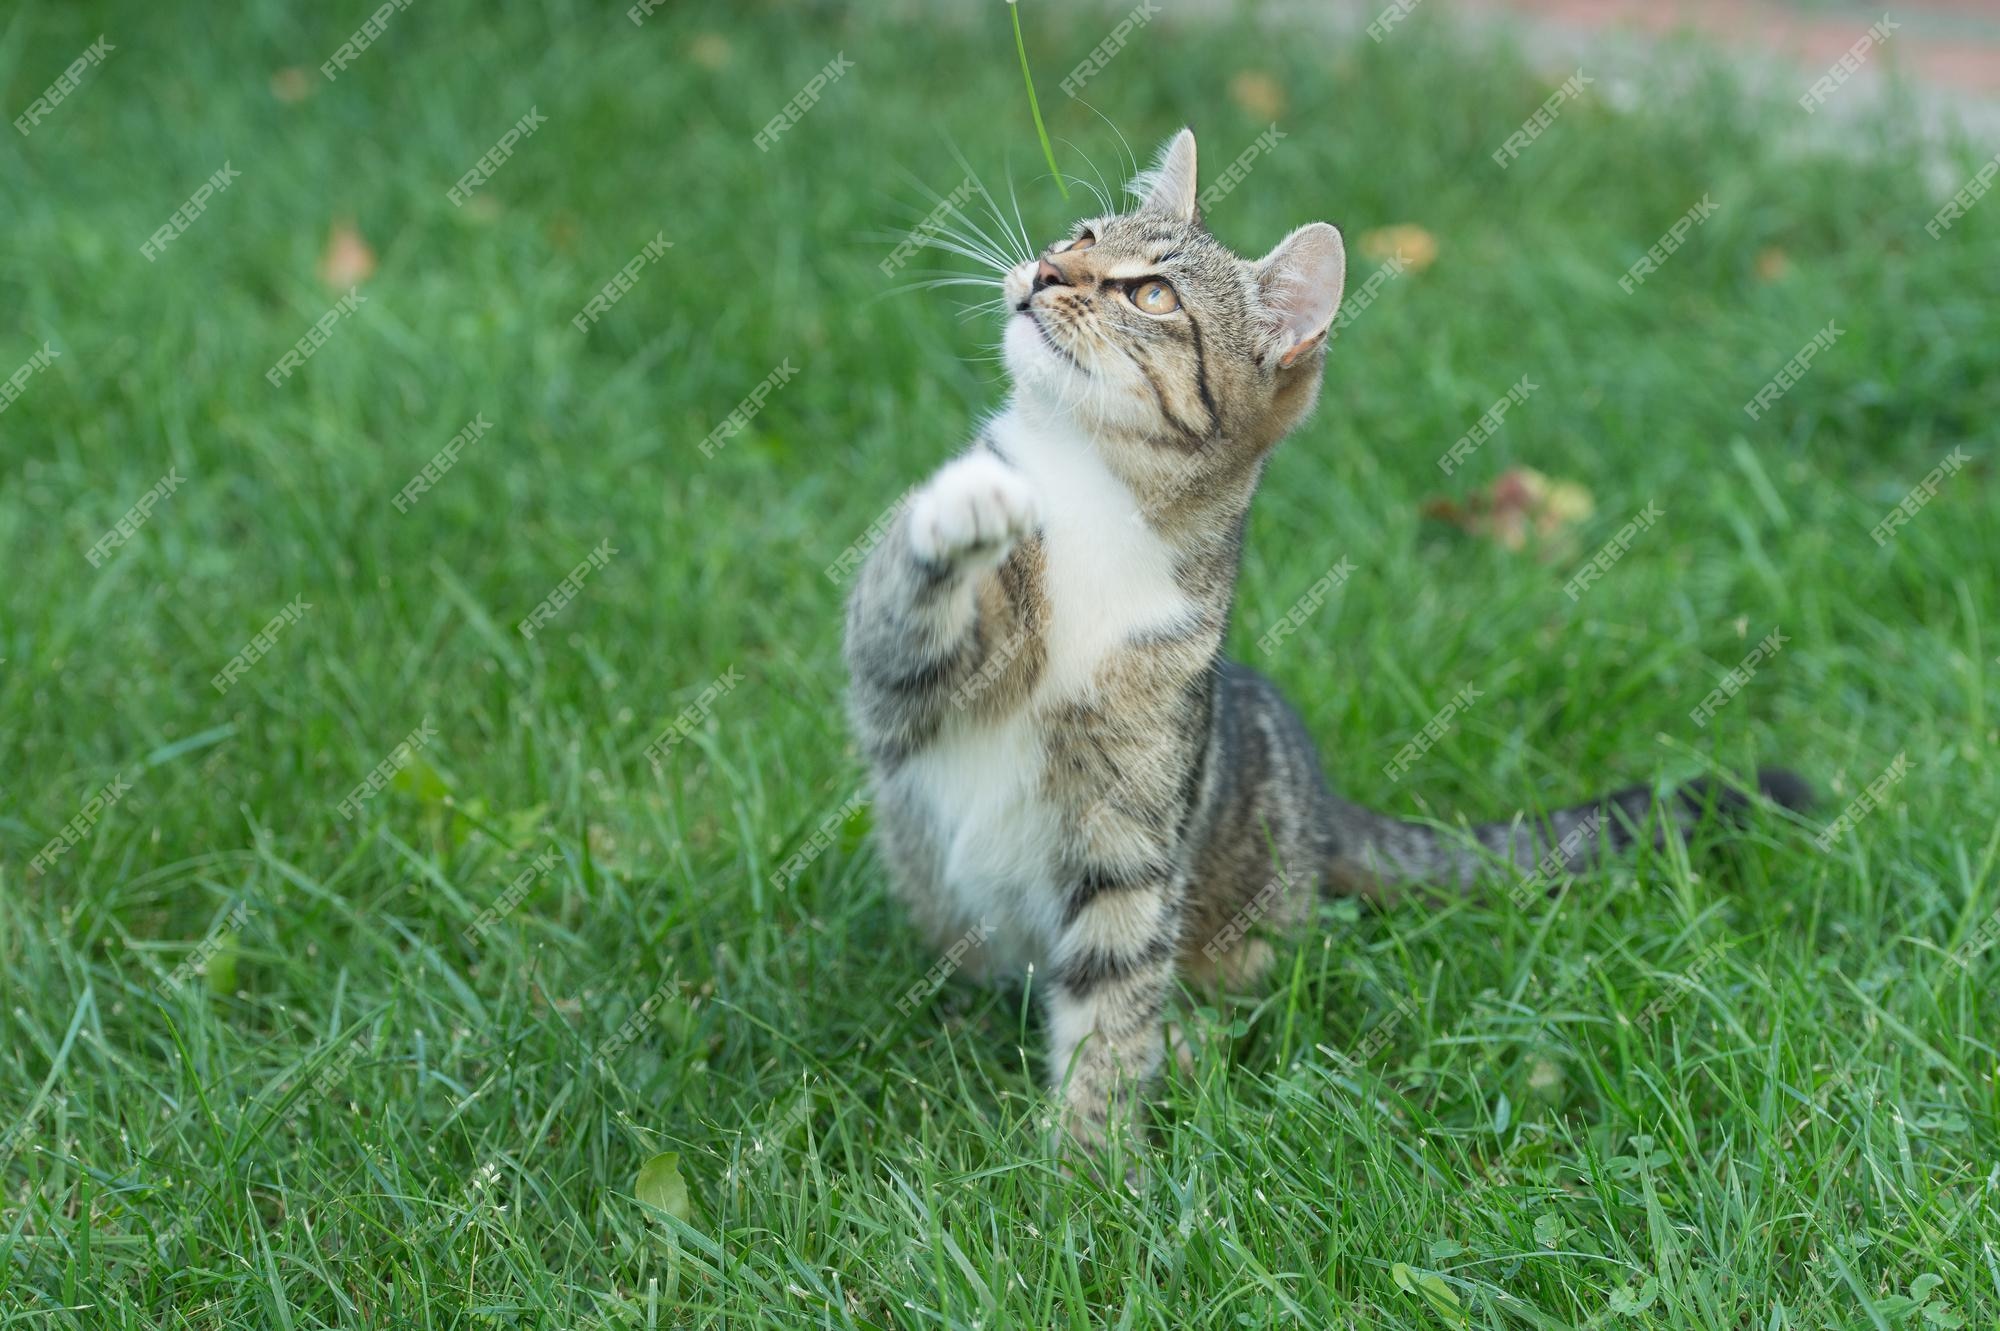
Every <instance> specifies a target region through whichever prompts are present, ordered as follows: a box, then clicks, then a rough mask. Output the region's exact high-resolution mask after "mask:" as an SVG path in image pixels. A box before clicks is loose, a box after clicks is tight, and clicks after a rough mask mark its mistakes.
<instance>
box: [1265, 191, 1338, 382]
mask: <svg viewBox="0 0 2000 1331" xmlns="http://www.w3.org/2000/svg"><path fill="white" fill-rule="evenodd" d="M1346 276H1347V250H1346V247H1345V246H1344V245H1342V244H1341V240H1340V232H1338V231H1336V230H1334V229H1333V228H1332V227H1330V226H1328V225H1327V224H1326V223H1325V222H1313V223H1311V224H1309V225H1307V226H1302V227H1300V228H1299V229H1298V230H1297V231H1294V232H1292V234H1291V235H1289V236H1286V237H1285V238H1284V240H1282V241H1280V242H1279V244H1278V247H1277V248H1276V249H1274V250H1272V251H1271V252H1270V253H1269V254H1268V255H1266V256H1265V257H1264V259H1263V261H1262V262H1260V263H1259V264H1258V265H1257V285H1258V288H1259V290H1260V291H1261V293H1262V295H1263V300H1264V308H1265V309H1266V310H1267V311H1269V312H1270V315H1271V318H1272V321H1273V323H1274V324H1275V326H1276V333H1277V338H1276V341H1277V344H1278V345H1279V346H1281V347H1283V348H1285V354H1284V356H1283V358H1282V359H1281V360H1280V361H1279V362H1278V363H1279V364H1280V365H1286V366H1289V365H1290V364H1291V363H1292V362H1293V361H1294V360H1296V359H1297V358H1298V355H1299V353H1300V352H1302V351H1304V350H1305V349H1306V348H1307V347H1310V346H1311V345H1312V344H1313V342H1314V341H1316V340H1317V339H1319V338H1320V337H1322V336H1324V335H1325V333H1326V330H1327V328H1328V327H1329V326H1330V325H1331V324H1332V323H1333V316H1334V313H1335V312H1336V311H1337V310H1339V308H1340V293H1341V286H1342V284H1343V282H1344V281H1345V280H1346Z"/></svg>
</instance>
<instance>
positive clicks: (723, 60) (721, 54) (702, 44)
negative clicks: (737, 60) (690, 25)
mask: <svg viewBox="0 0 2000 1331" xmlns="http://www.w3.org/2000/svg"><path fill="white" fill-rule="evenodd" d="M688 56H689V58H691V59H692V60H693V61H694V62H695V63H696V64H697V65H700V66H701V67H702V68H703V69H721V68H722V67H723V66H724V65H726V64H728V63H729V39H728V38H727V37H724V36H723V35H722V34H721V33H719V32H704V33H701V34H700V35H698V36H697V37H696V38H695V39H694V40H693V41H691V42H689V43H688Z"/></svg>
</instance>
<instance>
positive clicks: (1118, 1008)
mask: <svg viewBox="0 0 2000 1331" xmlns="http://www.w3.org/2000/svg"><path fill="white" fill-rule="evenodd" d="M1069 893H1070V895H1069V898H1068V900H1067V902H1066V903H1065V906H1064V916H1065V922H1064V925H1063V929H1062V933H1061V937H1060V940H1059V942H1058V945H1057V949H1056V954H1055V958H1054V965H1053V968H1052V974H1051V975H1050V985H1049V988H1048V991H1047V994H1048V999H1047V1003H1048V1016H1049V1023H1048V1025H1049V1039H1050V1050H1049V1061H1050V1074H1051V1076H1052V1079H1053V1081H1054V1086H1055V1095H1056V1097H1057V1100H1058V1102H1059V1104H1060V1110H1059V1115H1058V1117H1059V1121H1060V1127H1061V1132H1062V1135H1063V1136H1064V1137H1066V1138H1067V1139H1068V1140H1070V1141H1073V1142H1076V1143H1078V1144H1080V1145H1082V1146H1084V1147H1087V1148H1089V1149H1091V1150H1093V1151H1100V1150H1102V1149H1103V1148H1104V1147H1106V1146H1107V1145H1108V1144H1109V1142H1110V1141H1111V1139H1112V1138H1113V1137H1114V1136H1117V1135H1119V1134H1121V1133H1122V1132H1124V1131H1126V1130H1128V1129H1130V1128H1131V1127H1132V1126H1133V1125H1134V1123H1135V1120H1136V1113H1137V1109H1138V1105H1139V1096H1140V1093H1141V1092H1142V1091H1143V1090H1144V1089H1145V1087H1146V1086H1147V1085H1148V1084H1149V1083H1150V1082H1151V1081H1152V1080H1153V1077H1154V1075H1155V1074H1156V1073H1157V1072H1158V1071H1159V1067H1160V1057H1161V1052H1162V1047H1163V1039H1164V1034H1165V1018H1164V1013H1165V1010H1166V1004H1167V999H1168V997H1169V995H1170V993H1171V991H1172V989H1173V982H1174V964H1175V956H1176V954H1177V953H1178V951H1179V945H1180V932H1181V908H1180V904H1179V894H1178V892H1177V890H1176V883H1175V881H1174V876H1173V870H1172V869H1171V868H1170V867H1169V866H1168V865H1167V864H1166V863H1165V862H1164V861H1163V860H1159V859H1150V858H1149V859H1143V860H1139V861H1127V862H1125V863H1123V864H1118V865H1113V864H1106V863H1098V864H1093V865H1090V866H1087V867H1085V868H1083V869H1081V870H1080V871H1078V872H1077V873H1076V874H1075V875H1074V877H1073V881H1072V883H1071V885H1070V888H1069Z"/></svg>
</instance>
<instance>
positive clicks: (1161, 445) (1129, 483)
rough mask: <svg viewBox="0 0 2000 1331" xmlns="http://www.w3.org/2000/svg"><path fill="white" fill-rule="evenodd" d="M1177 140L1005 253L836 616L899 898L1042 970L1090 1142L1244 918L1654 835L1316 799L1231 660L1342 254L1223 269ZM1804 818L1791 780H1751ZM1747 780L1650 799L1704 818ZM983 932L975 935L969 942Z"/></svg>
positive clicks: (1264, 702)
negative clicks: (1383, 810)
mask: <svg viewBox="0 0 2000 1331" xmlns="http://www.w3.org/2000/svg"><path fill="white" fill-rule="evenodd" d="M1195 181H1196V177H1195V140H1194V135H1193V134H1192V133H1191V132H1189V131H1187V130H1185V129H1184V130H1182V131H1181V132H1180V133H1179V134H1177V135H1175V136H1174V137H1173V138H1172V139H1170V140H1169V141H1168V142H1167V144H1166V145H1165V146H1164V148H1163V149H1162V150H1161V152H1160V155H1159V158H1158V160H1157V163H1156V165H1155V166H1154V168H1153V169H1152V170H1151V171H1149V172H1144V173H1141V175H1140V177H1139V178H1138V179H1137V180H1136V181H1135V182H1134V184H1133V187H1132V188H1133V193H1134V196H1135V197H1136V198H1138V199H1139V200H1140V202H1139V204H1138V206H1137V207H1136V208H1134V209H1133V210H1132V211H1130V212H1127V213H1121V214H1117V215H1112V216H1104V217H1097V218H1093V219H1090V220H1087V221H1084V222H1081V223H1079V224H1078V225H1077V226H1076V227H1075V228H1074V230H1073V232H1072V234H1071V235H1070V236H1069V238H1068V239H1066V240H1062V241H1059V242H1057V243H1056V244H1054V245H1051V246H1050V247H1049V248H1048V249H1047V250H1045V251H1044V252H1043V253H1042V254H1041V255H1040V256H1039V257H1037V258H1034V259H1030V260H1027V261H1025V262H1022V263H1020V264H1017V265H1015V266H1014V267H1013V268H1012V269H1011V270H1008V271H1007V272H1006V273H1005V277H1004V279H1003V282H1002V292H1003V295H1004V298H1005V302H1004V303H1005V316H1004V317H1005V333H1004V339H1003V343H1002V350H1003V353H1004V359H1005V363H1006V366H1007V368H1008V371H1009V374H1010V377H1011V379H1012V382H1013V394H1012V396H1011V397H1010V398H1009V400H1008V402H1007V404H1006V405H1005V406H1004V407H1003V408H1002V409H1001V411H1000V412H999V414H998V415H996V416H994V417H993V418H992V419H991V420H989V421H988V422H987V423H986V424H985V425H984V427H983V428H981V429H980V430H979V431H978V434H977V437H976V438H975V439H974V441H973V443H972V445H971V446H970V447H969V448H968V449H966V450H965V451H964V452H963V453H961V454H960V455H959V456H958V457H957V458H956V459H955V460H953V461H951V462H948V463H947V464H945V466H944V467H943V468H942V469H940V470H939V471H938V472H936V473H935V474H934V475H933V476H932V477H931V478H930V480H929V481H928V482H926V483H925V484H924V485H923V486H921V487H920V488H919V489H918V490H917V491H916V492H915V493H914V495H913V496H912V497H911V498H910V499H909V501H908V502H907V504H905V505H904V507H903V508H902V510H901V511H900V513H899V514H898V515H897V517H896V518H895V520H894V523H893V526H892V527H891V529H890V530H889V531H888V532H887V534H886V536H885V537H884V539H883V540H882V541H881V542H880V544H879V545H878V546H877V547H876V548H875V549H874V550H873V551H872V552H871V553H870V555H869V556H868V558H867V561H866V562H865V563H864V564H863V566H862V568H861V571H860V575H859V577H858V578H857V580H856V584H855V587H854V591H853V593H852V597H851V600H850V604H849V607H848V617H847V629H846V659H847V664H848V668H849V671H850V674H851V679H852V685H851V689H850V691H849V711H850V713H851V719H852V724H853V728H854V732H855V735H856V737H857V739H858V741H859V743H860V746H861V748H862V751H863V754H864V756H865V758H866V761H867V763H868V766H869V773H870V782H871V787H872V791H873V796H874V800H875V828H876V835H877V839H878V843H879V845H880V847H881V851H882V853H883V856H884V859H885V860H886V862H887V865H888V867H889V869H890V872H891V876H892V879H893V883H894V886H895V888H896V891H897V894H898V895H899V896H900V897H901V898H902V900H903V901H904V902H905V903H906V905H907V906H908V907H909V909H910V910H911V912H912V914H913V915H914V917H915V919H916V921H917V923H918V925H919V926H920V928H921V929H922V930H923V932H924V933H925V934H926V935H927V937H928V938H929V939H930V940H931V941H932V942H933V943H934V944H935V945H936V946H937V947H938V948H939V949H940V950H941V951H942V950H944V949H946V948H947V947H950V948H951V950H952V953H953V954H954V955H959V954H963V956H964V962H965V971H966V973H967V974H968V975H969V976H970V977H971V978H973V979H993V978H1001V977H1006V976H1011V975H1019V974H1022V973H1025V972H1027V971H1028V970H1029V969H1030V968H1032V970H1033V974H1034V977H1035V978H1034V985H1035V987H1036V989H1037V990H1038V991H1039V993H1040V995H1041V997H1042V999H1043V1001H1044V1003H1045V1004H1046V1015H1047V1030H1048V1040H1049V1064H1048V1066H1049V1080H1050V1084H1051V1086H1052V1087H1053V1088H1054V1089H1053V1094H1054V1096H1055V1098H1056V1106H1057V1110H1058V1113H1057V1116H1056V1117H1057V1121H1058V1124H1059V1129H1060V1135H1061V1137H1062V1138H1064V1139H1066V1140H1067V1141H1072V1142H1076V1143H1080V1144H1082V1145H1083V1146H1084V1147H1087V1148H1101V1147H1103V1146H1104V1145H1105V1144H1106V1143H1107V1142H1108V1141H1109V1140H1110V1139H1111V1138H1112V1136H1113V1134H1114V1132H1115V1131H1116V1130H1117V1129H1119V1128H1121V1127H1123V1126H1124V1125H1126V1124H1127V1123H1129V1121H1130V1117H1131V1111H1132V1110H1134V1109H1135V1107H1136V1104H1137V1101H1138V1099H1139V1097H1140V1095H1141V1093H1142V1090H1143V1088H1144V1086H1145V1084H1146V1082H1147V1081H1148V1079H1149V1078H1151V1077H1152V1076H1153V1075H1154V1073H1155V1072H1156V1071H1157V1068H1158V1066H1159V1063H1160V1060H1161V1057H1162V1047H1163V1043H1164V1039H1163V1032H1164V1008H1165V1005H1166V1003H1167V1000H1168V997H1169V995H1170V992H1171V990H1172V988H1173V985H1174V983H1175V979H1176V976H1177V975H1178V976H1179V977H1180V978H1182V979H1185V980H1187V981H1189V982H1191V983H1193V982H1202V983H1207V984H1220V985H1239V984H1243V983H1246V982H1248V981H1251V980H1253V979H1254V978H1255V977H1256V974H1257V972H1258V971H1259V970H1260V969H1261V967H1262V966H1263V964H1264V963H1265V962H1266V961H1268V960H1269V958H1270V955H1271V949H1270V946H1269V944H1268V943H1267V942H1265V941H1263V940H1262V939H1261V938H1259V937H1257V936H1255V935H1254V934H1253V933H1251V932H1250V930H1249V929H1248V927H1247V926H1248V923H1249V922H1252V921H1254V922H1256V923H1258V924H1260V925H1284V924H1288V923H1296V922H1299V921H1302V920H1303V919H1305V918H1306V917H1307V916H1308V915H1309V914H1310V913H1311V910H1312V906H1313V902H1314V900H1315V896H1316V894H1317V893H1320V892H1337V893H1357V894H1364V895H1369V896H1375V897H1381V896H1385V895H1387V894H1390V893H1392V892H1394V891H1396V890H1398V889H1407V888H1411V887H1418V886H1427V887H1429V888H1432V889H1454V890H1461V891H1462V890H1466V889H1469V888H1470V887H1471V886H1472V885H1473V883H1474V881H1475V879H1477V878H1479V877H1480V876H1481V875H1482V874H1486V873H1488V872H1490V871H1491V869H1492V867H1493V866H1494V865H1495V863H1496V861H1497V862H1498V863H1500V864H1503V865H1504V864H1509V863H1511V864H1512V865H1513V866H1516V867H1517V868H1518V869H1520V870H1522V871H1526V870H1528V869H1530V868H1531V867H1533V866H1535V865H1536V864H1537V863H1538V862H1541V863H1543V864H1544V866H1545V867H1546V868H1550V869H1560V868H1575V867H1581V866H1582V865H1583V864H1585V863H1587V862H1588V861H1590V860H1591V859H1592V858H1593V857H1594V856H1595V855H1597V854H1598V853H1599V852H1600V850H1601V849H1602V848H1603V847H1605V846H1608V847H1610V848H1613V849H1616V848H1620V847H1623V846H1626V845H1629V844H1630V843H1631V841H1632V840H1633V838H1634V836H1635V834H1636V829H1638V828H1639V827H1642V826H1644V825H1646V824H1647V823H1648V821H1649V816H1650V814H1651V813H1652V810H1653V807H1654V797H1653V792H1652V791H1651V789H1650V788H1648V787H1644V786H1640V787H1633V788H1631V789H1627V790H1621V791H1618V792H1615V793H1613V794H1611V795H1608V796H1606V797H1604V798H1603V799H1602V800H1600V801H1597V802H1595V803H1593V804H1588V805H1581V806H1578V807H1575V808H1570V809H1564V810H1561V811H1559V812H1556V813H1554V814H1552V815H1549V816H1548V817H1547V818H1546V819H1545V820H1544V823H1543V825H1541V826H1535V825H1532V824H1530V823H1528V822H1527V821H1524V820H1519V819H1517V820H1515V821H1513V822H1501V823H1489V824H1484V825H1480V826H1477V827H1473V828H1471V829H1469V831H1466V832H1458V833H1454V832H1451V831H1448V830H1441V829H1438V828H1434V827H1431V826H1427V825H1424V824H1421V823H1413V822H1406V821H1403V820H1400V819H1397V818H1394V817H1390V816H1387V815H1383V814H1378V813H1373V812H1370V811H1368V810H1366V809H1362V808H1359V807H1357V806H1355V805H1352V804H1348V803H1346V802H1344V801H1342V800H1339V799H1337V798H1335V797H1334V796H1333V795H1332V794H1330V793H1329V792H1328V790H1327V787H1326V785H1325V783H1324V780H1323V778H1322V775H1321V771H1320V766H1319V761H1318V757H1317V754H1316V752H1315V749H1314V746H1313V743H1312V741H1311V739H1310V738H1308V736H1307V734H1306V731H1305V728H1304V726H1303V725H1302V724H1301V722H1300V720H1299V717H1298V715H1297V714H1296V713H1295V712H1294V711H1293V710H1292V708H1291V707H1290V706H1289V705H1287V703H1286V702H1285V700H1284V698H1283V697H1282V696H1280V694H1279V692H1278V690H1277V688H1276V687H1275V686H1274V685H1273V684H1272V683H1271V681H1270V680H1268V679H1266V678H1264V677H1263V676H1262V675H1260V674H1258V673H1257V672H1255V671H1253V670H1251V669H1249V668H1247V667H1245V666H1242V665H1238V664H1236V663H1234V662H1231V661H1229V660H1227V659H1225V658H1224V656H1223V654H1222V645H1223V636H1224V633H1225V631H1226V629H1227V626H1228V621H1229V612H1230V604H1231V600H1232V598H1233V596H1234V591H1235V583H1236V575H1237V567H1238V564H1239V562H1240V559H1241V551H1242V542H1243V533H1244V525H1245V521H1246V517H1247V514H1248V512H1249V508H1250V502H1251V498H1252V495H1253V494H1254V492H1255V490H1256V488H1257V484H1258V480H1259V478H1260V476H1261V474H1262V472H1263V469H1264V465H1265V462H1266V460H1267V458H1268V457H1269V455H1270V452H1271V450H1272V448H1273V446H1274V445H1276V444H1277V442H1278V441H1279V440H1280V439H1282V438H1283V437H1284V436H1285V435H1287V434H1288V433H1290V432H1291V431H1292V430H1293V429H1294V428H1295V427H1296V426H1297V425H1298V424H1299V423H1300V421H1302V420H1303V419H1304V418H1305V417H1306V415H1307V414H1308V413H1309V412H1310V411H1311V410H1312V408H1313V406H1314V404H1315V401H1316V399H1317V397H1318V394H1319V387H1320V380H1321V372H1322V369H1323V367H1324V364H1325V359H1326V341H1327V332H1328V328H1329V326H1330V325H1331V324H1332V322H1333V318H1334V314H1335V311H1336V310H1337V309H1338V308H1339V305H1340V297H1341V287H1342V283H1343V279H1344V276H1345V269H1346V255H1345V250H1344V247H1343V243H1342V240H1341V236H1340V233H1339V231H1338V230H1336V229H1335V228H1334V227H1332V226H1331V225H1329V224H1327V223H1325V222H1313V223H1310V224H1308V225H1306V226H1302V227H1300V228H1298V229H1297V230H1295V231H1293V232H1292V233H1291V234H1290V235H1288V236H1286V237H1285V238H1284V240H1282V241H1281V242H1279V244H1278V246H1277V247H1276V248H1275V249H1273V250H1272V251H1271V252H1270V253H1269V254H1267V255H1265V256H1264V257H1263V258H1261V259H1257V260H1254V261H1251V260H1244V259H1241V258H1238V257H1237V256H1236V255H1235V254H1233V253H1232V252H1230V251H1229V250H1228V249H1227V248H1225V247H1224V246H1223V245H1222V244H1221V243H1220V242H1219V241H1217V240H1216V239H1215V238H1214V237H1213V236H1212V235H1210V234H1209V232H1208V231H1207V229H1206V228H1205V226H1204V225H1203V223H1202V220H1201V218H1200V216H1199V213H1198V209H1197V206H1196V205H1197V195H1196V184H1195ZM1758 784H1759V788H1760V790H1761V792H1762V793H1763V794H1765V795H1766V796H1768V797H1770V798H1772V799H1774V800H1776V801H1777V802H1778V803H1780V804H1782V805H1786V806H1789V807H1798V806H1800V805H1802V804H1803V802H1804V801H1805V800H1806V798H1807V792H1806V788H1805V786H1804V784H1803V783H1802V782H1801V781H1800V780H1799V779H1798V778H1796V777H1794V776H1792V775H1791V774H1789V773H1786V772H1783V771H1767V772H1763V773H1760V774H1759V781H1758ZM1746 804H1747V800H1746V799H1745V797H1744V796H1742V795H1740V794H1737V793H1736V792H1734V791H1730V790H1723V789H1720V788H1716V787H1711V786H1710V785H1709V784H1708V783H1706V782H1697V783H1693V784H1691V785H1689V786H1687V787H1684V788H1683V789H1681V790H1680V791H1678V792H1676V793H1675V794H1674V795H1673V796H1672V797H1670V798H1669V799H1667V800H1665V801H1664V802H1663V803H1662V805H1661V808H1662V812H1663V814H1664V816H1665V818H1667V819H1669V820H1672V821H1675V822H1677V823H1679V824H1680V825H1682V826H1684V827H1686V826H1692V825H1693V824H1694V823H1695V822H1696V821H1698V820H1699V818H1700V817H1701V816H1702V815H1703V814H1704V813H1705V812H1706V811H1708V810H1709V809H1710V808H1711V807H1724V808H1728V809H1731V810H1736V811H1740V809H1741V808H1742V807H1743V806H1744V805H1746ZM968 944H969V945H968Z"/></svg>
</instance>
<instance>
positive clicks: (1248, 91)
mask: <svg viewBox="0 0 2000 1331" xmlns="http://www.w3.org/2000/svg"><path fill="white" fill-rule="evenodd" d="M1229 95H1230V97H1231V98H1233V99H1234V100H1235V102H1236V104H1237V105H1238V106H1240V107H1242V108H1243V109H1244V110H1245V111H1248V112H1249V113H1250V114H1251V115H1252V116H1254V117H1256V118H1257V119H1259V120H1276V119H1277V118H1278V113H1279V112H1280V111H1283V110H1284V109H1285V90H1284V89H1283V88H1281V87H1279V86H1278V81H1277V80H1276V79H1274V78H1272V77H1271V76H1270V75H1269V74H1266V73H1265V72H1264V71H1263V70H1261V69H1246V70H1244V71H1243V72H1242V73H1241V74H1238V75H1237V76H1236V77H1235V78H1233V79H1231V80H1229Z"/></svg>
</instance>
